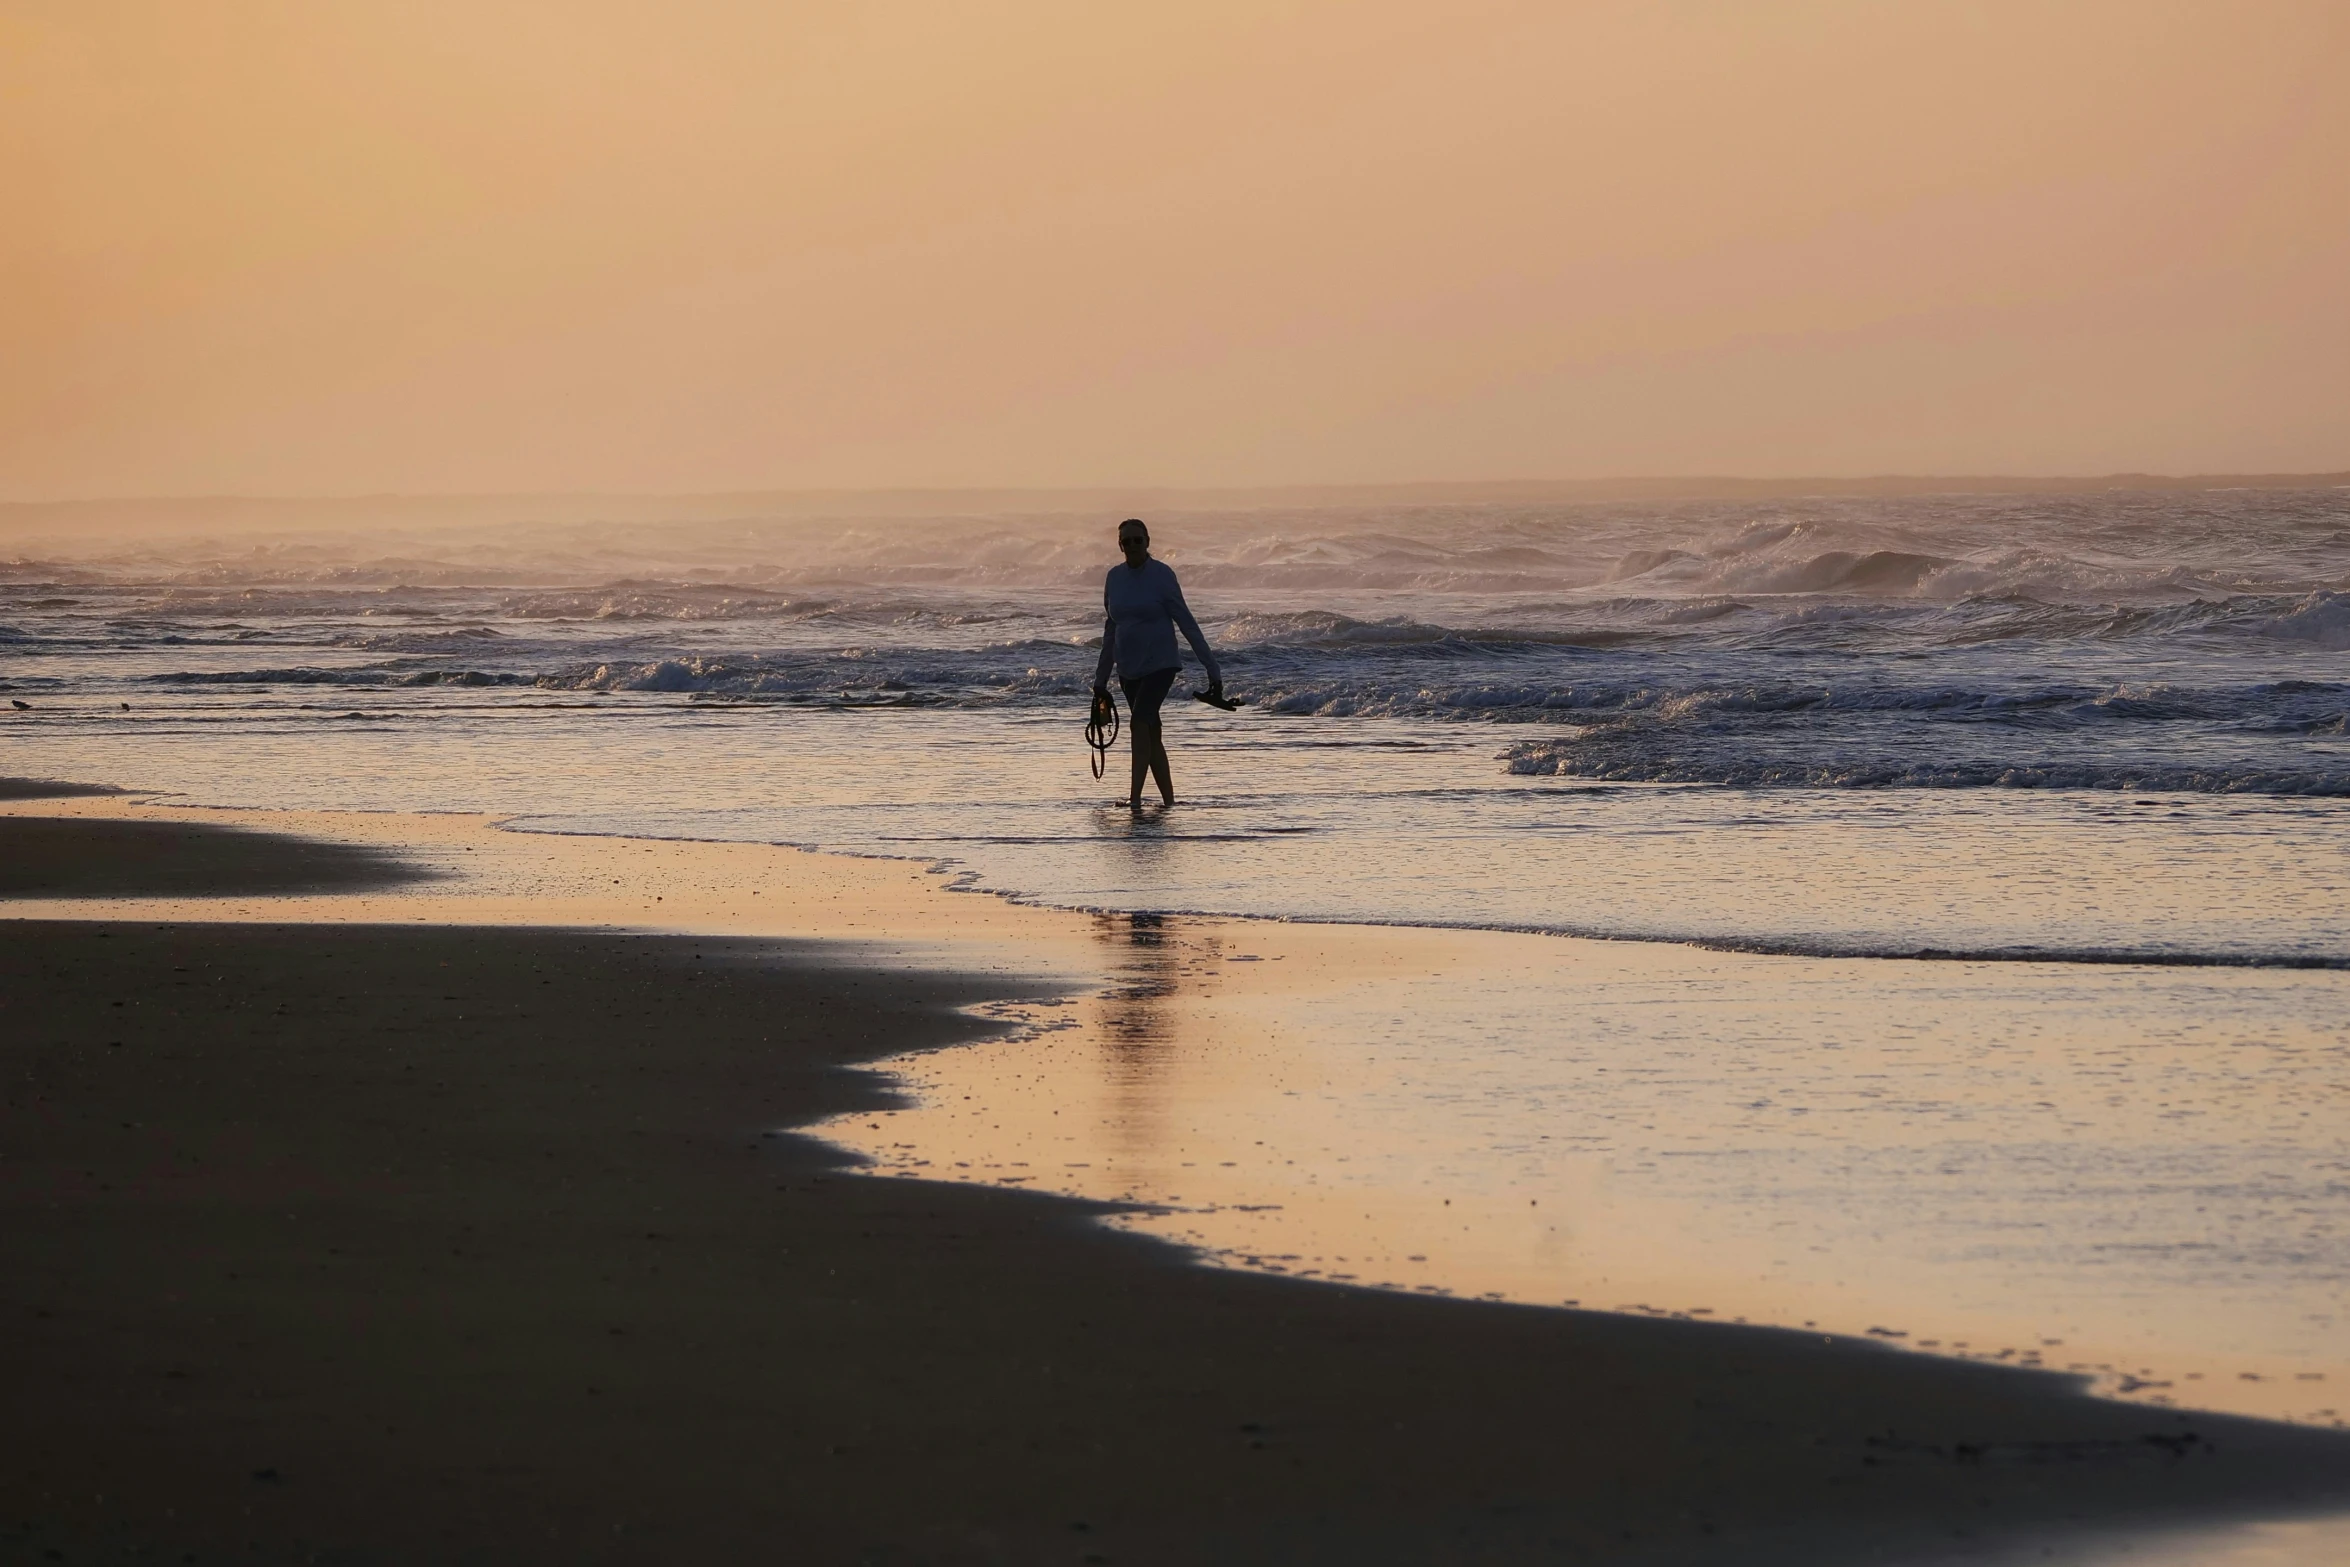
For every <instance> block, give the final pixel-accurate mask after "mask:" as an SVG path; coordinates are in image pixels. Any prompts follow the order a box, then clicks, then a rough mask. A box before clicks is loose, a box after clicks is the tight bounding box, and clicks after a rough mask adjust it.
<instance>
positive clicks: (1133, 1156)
mask: <svg viewBox="0 0 2350 1567" xmlns="http://www.w3.org/2000/svg"><path fill="white" fill-rule="evenodd" d="M1094 934H1095V935H1096V937H1097V938H1098V939H1099V940H1101V942H1102V943H1103V944H1104V945H1105V946H1107V947H1109V948H1110V949H1111V956H1110V961H1109V969H1110V973H1111V976H1112V978H1113V980H1114V983H1113V984H1112V985H1111V987H1110V988H1109V989H1108V990H1106V991H1104V992H1103V993H1102V995H1101V998H1100V1001H1099V1006H1100V1016H1099V1019H1098V1025H1099V1026H1098V1028H1097V1031H1096V1032H1097V1035H1098V1037H1099V1038H1100V1039H1101V1041H1102V1049H1103V1062H1102V1069H1103V1070H1102V1075H1103V1079H1104V1081H1105V1083H1106V1084H1107V1085H1108V1089H1109V1094H1108V1101H1109V1115H1108V1119H1109V1126H1108V1132H1109V1135H1110V1139H1111V1142H1112V1144H1113V1145H1114V1146H1115V1148H1116V1149H1117V1152H1118V1154H1119V1156H1120V1157H1121V1158H1122V1159H1127V1160H1133V1161H1138V1162H1141V1161H1151V1160H1154V1159H1157V1158H1160V1157H1163V1156H1166V1155H1167V1154H1169V1153H1170V1151H1171V1150H1170V1140H1171V1139H1170V1133H1171V1131H1172V1130H1173V1129H1171V1128H1169V1127H1168V1126H1167V1125H1166V1108H1167V1091H1168V1088H1169V1086H1170V1085H1169V1078H1170V1076H1171V1074H1172V1070H1173V1068H1174V1065H1175V1063H1176V1059H1177V1057H1178V1055H1179V1054H1180V1051H1181V1049H1182V1041H1181V1039H1180V1037H1179V1026H1178V1022H1177V1019H1178V1016H1179V1014H1178V1013H1177V1012H1176V1011H1175V1010H1174V1009H1172V1008H1170V1007H1169V1006H1168V1005H1167V1004H1166V1003H1167V1002H1168V1000H1169V999H1170V998H1172V997H1174V996H1176V995H1178V994H1179V993H1181V991H1182V989H1183V987H1184V986H1185V984H1186V983H1189V984H1190V985H1191V986H1192V987H1193V988H1195V989H1197V988H1199V987H1200V985H1201V984H1202V981H1201V979H1200V978H1199V976H1198V975H1197V974H1193V975H1189V976H1187V975H1186V973H1185V968H1186V965H1187V963H1190V962H1192V961H1193V960H1196V959H1199V958H1201V957H1202V956H1203V955H1204V956H1205V957H1206V959H1207V961H1208V962H1211V963H1212V962H1213V961H1214V951H1213V948H1214V945H1215V943H1214V939H1213V938H1212V937H1209V938H1206V939H1205V943H1204V945H1203V941H1202V939H1201V938H1200V937H1197V936H1194V935H1192V934H1190V933H1188V932H1186V931H1184V930H1183V929H1182V927H1181V925H1180V922H1178V921H1176V920H1174V919H1170V918H1169V917H1168V916H1166V915H1163V914H1104V915H1099V916H1097V917H1096V918H1095V920H1094Z"/></svg>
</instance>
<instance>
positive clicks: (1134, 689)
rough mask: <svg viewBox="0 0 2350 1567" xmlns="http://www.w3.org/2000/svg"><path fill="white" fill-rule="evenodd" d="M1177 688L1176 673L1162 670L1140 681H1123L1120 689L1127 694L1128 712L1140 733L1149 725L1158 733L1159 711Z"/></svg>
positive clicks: (1119, 683) (1119, 684)
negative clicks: (1170, 693)
mask: <svg viewBox="0 0 2350 1567" xmlns="http://www.w3.org/2000/svg"><path fill="white" fill-rule="evenodd" d="M1174 687H1175V671H1174V670H1172V669H1161V670H1156V671H1154V672H1152V673H1151V674H1147V675H1144V676H1143V677H1142V678H1141V679H1139V680H1121V681H1119V682H1118V688H1119V689H1120V690H1122V691H1124V692H1125V693H1126V711H1127V712H1128V713H1129V714H1130V715H1132V718H1133V721H1134V727H1135V730H1136V731H1137V732H1138V733H1139V732H1140V731H1141V729H1142V728H1143V726H1144V725H1146V724H1147V725H1149V726H1150V728H1151V731H1152V732H1153V733H1156V732H1157V731H1158V727H1159V709H1160V708H1161V707H1163V706H1165V705H1166V701H1167V693H1168V692H1169V691H1171V690H1173V689H1174Z"/></svg>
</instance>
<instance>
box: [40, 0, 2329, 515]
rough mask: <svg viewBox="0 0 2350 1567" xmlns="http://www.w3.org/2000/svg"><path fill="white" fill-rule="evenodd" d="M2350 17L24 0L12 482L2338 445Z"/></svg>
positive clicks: (1748, 8) (1652, 3) (2113, 461)
mask: <svg viewBox="0 0 2350 1567" xmlns="http://www.w3.org/2000/svg"><path fill="white" fill-rule="evenodd" d="M2346 83H2350V5H2346V4H2344V3H2342V0H2306V3H2297V0H2205V3H2193V4H2178V3H2170V0H2031V3H2020V4H2005V3H1999V0H1963V3H1949V4H1945V3H1938V0H1704V3H1700V0H1638V3H1633V0H1621V3H1600V0H1442V3H1437V0H1423V3H1399V0H1345V3H1337V0H1247V3H1231V0H1180V3H1170V4H1163V5H1162V4H1143V3H1135V4H1108V5H1105V4H1102V3H1100V0H1017V3H1013V0H935V3H933V0H868V3H863V4H848V3H836V0H761V3H751V0H743V3H729V0H665V3H655V0H632V3H620V0H398V3H393V0H336V3H334V4H319V3H316V0H283V3H258V0H206V3H204V4H187V3H184V0H152V3H137V0H0V212H5V214H6V217H5V220H4V221H0V498H42V497H64V496H75V495H117V494H164V493H200V492H240V493H306V492H350V491H376V490H400V491H434V490H465V491H480V490H517V489H571V490H577V489H630V490H707V489H735V488H753V487H793V486H820V485H827V486H828V485H934V484H1022V485H1054V484H1120V483H1169V484H1247V483H1281V482H1293V481H1297V482H1308V481H1385V480H1409V479H1472V478H1501V477H1576V476H1591V475H1605V474H1634V473H1652V474H1691V473H1747V474H1765V475H1769V474H1793V473H1805V474H1817V473H1869V472H1887V471H1899V472H1941V473H1954V472H1971V473H1987V472H2009V473H2057V472H2066V473H2081V472H2103V471H2109V470H2117V469H2152V470H2159V471H2171V472H2179V471H2213V470H2280V469H2282V470H2309V469H2336V468H2343V467H2350V87H2346V86H2345V84H2346Z"/></svg>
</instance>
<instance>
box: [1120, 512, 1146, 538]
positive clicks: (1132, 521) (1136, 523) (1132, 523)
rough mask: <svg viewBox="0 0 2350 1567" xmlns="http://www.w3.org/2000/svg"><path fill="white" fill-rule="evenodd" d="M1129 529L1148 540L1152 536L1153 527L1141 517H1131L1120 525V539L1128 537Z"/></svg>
mask: <svg viewBox="0 0 2350 1567" xmlns="http://www.w3.org/2000/svg"><path fill="white" fill-rule="evenodd" d="M1128 528H1132V529H1133V530H1134V531H1135V532H1137V533H1139V534H1141V535H1142V536H1143V538H1144V539H1145V540H1148V539H1149V538H1150V536H1151V525H1150V524H1149V523H1147V522H1145V521H1143V520H1142V519H1141V518H1140V517H1129V518H1127V519H1126V520H1125V521H1124V522H1121V523H1120V524H1118V537H1120V538H1124V537H1126V530H1127V529H1128Z"/></svg>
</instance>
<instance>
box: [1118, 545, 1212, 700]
mask: <svg viewBox="0 0 2350 1567" xmlns="http://www.w3.org/2000/svg"><path fill="white" fill-rule="evenodd" d="M1178 626H1181V627H1182V628H1183V635H1184V636H1185V638H1187V639H1188V640H1189V641H1190V643H1191V650H1192V651H1193V652H1194V653H1197V654H1198V655H1199V661H1200V664H1201V665H1202V666H1203V667H1204V668H1205V669H1206V670H1207V672H1208V680H1209V682H1210V683H1211V684H1214V685H1222V684H1223V683H1224V675H1223V672H1222V671H1221V670H1219V669H1218V668H1217V667H1216V655H1215V654H1213V653H1211V652H1209V651H1208V639H1207V637H1206V636H1205V635H1204V634H1202V632H1201V631H1200V628H1199V622H1198V621H1197V620H1194V619H1193V618H1192V614H1191V606H1190V605H1188V604H1186V603H1184V602H1183V588H1182V585H1181V584H1179V583H1178V582H1176V580H1175V573H1174V570H1173V569H1172V568H1171V567H1169V566H1168V565H1167V563H1166V562H1165V561H1160V560H1146V561H1144V562H1143V563H1142V569H1141V570H1140V571H1137V570H1135V569H1134V568H1133V567H1132V566H1128V565H1124V564H1120V565H1116V566H1112V567H1111V568H1110V575H1109V578H1108V580H1107V581H1105V582H1104V583H1103V584H1102V656H1101V661H1100V662H1099V663H1097V664H1095V665H1094V669H1093V683H1094V684H1095V685H1097V686H1105V685H1108V684H1109V683H1110V666H1111V665H1112V664H1113V663H1115V664H1116V665H1117V666H1118V677H1119V678H1120V679H1122V680H1140V679H1141V678H1142V677H1143V676H1145V675H1155V674H1157V673H1158V672H1159V671H1160V670H1162V669H1181V668H1182V667H1183V655H1182V654H1180V653H1178V652H1177V651H1176V649H1175V628H1176V627H1178Z"/></svg>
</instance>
